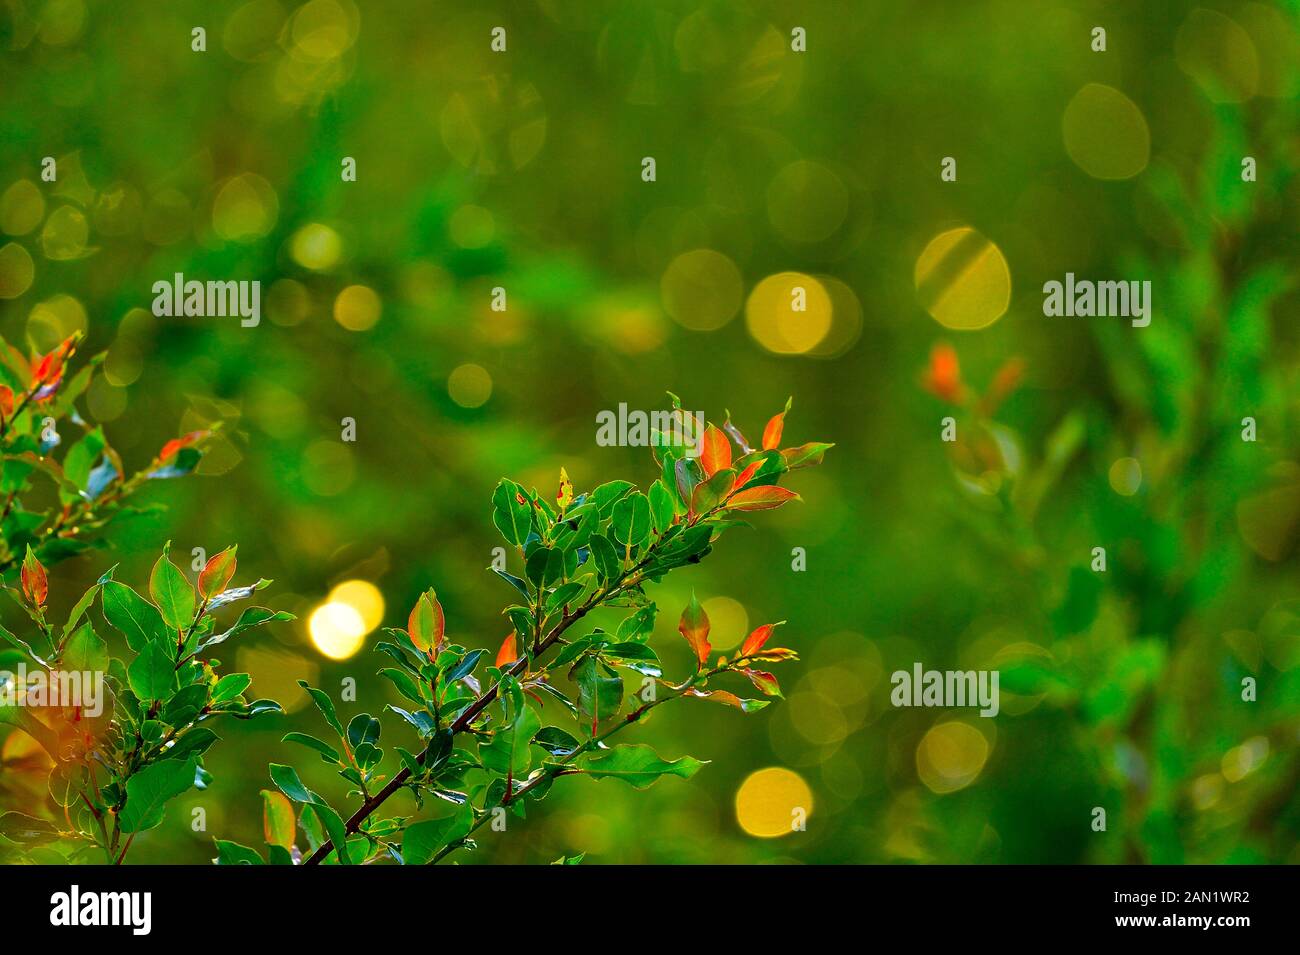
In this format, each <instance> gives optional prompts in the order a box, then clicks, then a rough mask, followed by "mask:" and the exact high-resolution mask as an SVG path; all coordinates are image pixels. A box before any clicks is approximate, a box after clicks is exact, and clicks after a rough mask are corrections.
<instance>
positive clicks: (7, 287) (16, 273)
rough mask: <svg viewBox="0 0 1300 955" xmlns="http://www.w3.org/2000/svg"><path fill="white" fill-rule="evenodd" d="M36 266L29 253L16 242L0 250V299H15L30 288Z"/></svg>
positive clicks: (34, 276)
mask: <svg viewBox="0 0 1300 955" xmlns="http://www.w3.org/2000/svg"><path fill="white" fill-rule="evenodd" d="M35 278H36V264H35V263H34V262H32V256H31V253H30V252H28V251H27V250H26V249H24V248H23V247H22V246H21V245H19V244H18V243H17V242H10V243H8V244H7V245H5V246H4V247H3V248H0V298H17V297H18V296H20V295H22V294H23V293H24V292H26V291H27V290H28V289H29V288H31V285H32V280H33V279H35Z"/></svg>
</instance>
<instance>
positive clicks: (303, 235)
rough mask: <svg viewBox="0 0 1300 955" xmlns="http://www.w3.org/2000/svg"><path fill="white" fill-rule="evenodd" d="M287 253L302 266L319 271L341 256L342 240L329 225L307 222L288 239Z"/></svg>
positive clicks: (331, 266)
mask: <svg viewBox="0 0 1300 955" xmlns="http://www.w3.org/2000/svg"><path fill="white" fill-rule="evenodd" d="M289 254H290V255H291V256H293V260H294V261H295V262H297V263H298V264H299V265H301V266H303V268H308V269H311V270H312V271H314V272H321V271H324V270H325V269H329V268H333V267H334V266H335V265H337V264H338V261H339V259H340V258H342V256H343V240H342V239H341V238H339V234H338V233H337V232H335V231H334V230H333V229H331V228H330V227H329V226H327V225H322V224H321V223H319V222H309V223H308V224H307V225H305V226H303V227H302V228H301V229H299V230H298V231H297V232H295V233H294V234H293V238H292V239H290V240H289Z"/></svg>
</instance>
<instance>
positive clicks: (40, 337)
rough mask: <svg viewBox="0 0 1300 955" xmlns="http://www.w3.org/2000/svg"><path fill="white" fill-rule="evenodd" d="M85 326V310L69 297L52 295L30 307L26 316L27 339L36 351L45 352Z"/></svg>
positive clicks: (79, 303) (83, 329)
mask: <svg viewBox="0 0 1300 955" xmlns="http://www.w3.org/2000/svg"><path fill="white" fill-rule="evenodd" d="M86 326H87V319H86V309H85V306H83V305H82V304H81V302H79V301H78V300H77V299H75V298H73V297H72V296H71V295H63V294H59V295H53V296H51V297H50V298H47V299H46V300H45V301H43V302H38V303H37V304H36V305H34V306H33V307H32V311H31V314H30V315H28V316H27V338H28V340H29V341H30V342H31V343H32V345H33V347H35V348H36V349H37V350H38V351H41V352H47V351H50V350H51V349H53V348H55V347H56V346H57V345H58V344H59V342H61V341H63V340H64V339H65V338H67V337H69V336H70V335H74V334H76V333H77V332H84V331H85V330H86Z"/></svg>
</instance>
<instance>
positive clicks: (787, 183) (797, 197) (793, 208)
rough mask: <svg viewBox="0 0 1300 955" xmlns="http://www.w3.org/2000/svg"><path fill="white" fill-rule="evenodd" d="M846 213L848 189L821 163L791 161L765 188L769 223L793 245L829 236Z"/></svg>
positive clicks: (842, 220) (847, 208)
mask: <svg viewBox="0 0 1300 955" xmlns="http://www.w3.org/2000/svg"><path fill="white" fill-rule="evenodd" d="M848 211H849V190H848V187H847V186H845V185H844V182H843V181H842V180H841V179H840V177H839V176H837V175H836V174H835V173H834V172H833V171H832V170H830V169H828V168H827V167H826V166H823V165H822V164H821V163H815V162H809V161H808V160H804V159H801V160H798V161H797V162H792V163H790V165H788V166H786V167H785V168H784V169H782V170H781V171H780V172H778V173H777V174H776V176H774V177H773V179H772V182H771V183H770V184H769V185H768V187H767V218H768V221H770V222H771V223H772V228H773V229H774V230H775V231H776V233H777V234H778V235H780V236H781V237H782V238H785V239H789V240H791V241H794V242H820V241H821V240H822V239H825V238H827V237H829V236H830V235H831V234H832V233H833V232H835V230H836V229H838V228H839V227H840V226H841V225H842V224H843V222H844V217H845V216H847V215H848Z"/></svg>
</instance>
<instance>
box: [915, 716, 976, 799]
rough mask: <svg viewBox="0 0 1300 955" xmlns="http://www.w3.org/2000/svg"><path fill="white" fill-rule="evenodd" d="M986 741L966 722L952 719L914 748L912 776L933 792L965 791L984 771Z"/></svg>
mask: <svg viewBox="0 0 1300 955" xmlns="http://www.w3.org/2000/svg"><path fill="white" fill-rule="evenodd" d="M988 758H989V742H988V740H986V739H985V738H984V734H983V733H981V732H980V731H979V730H977V729H975V728H974V727H973V726H971V725H970V724H969V723H962V722H959V721H956V720H953V721H951V722H948V723H940V724H938V725H937V726H932V727H931V728H930V731H929V732H928V733H926V734H925V736H924V737H922V739H921V742H920V743H919V744H918V745H917V747H916V773H917V775H918V776H919V777H920V778H921V782H923V783H925V785H926V786H927V787H928V788H929V789H930V790H932V791H933V792H936V793H939V794H940V795H942V794H944V793H952V792H956V791H957V790H959V789H965V788H966V787H967V786H969V785H970V784H971V783H973V782H974V781H975V780H976V778H978V776H979V774H980V772H981V771H982V770H983V769H984V764H985V763H986V762H987V761H988Z"/></svg>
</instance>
